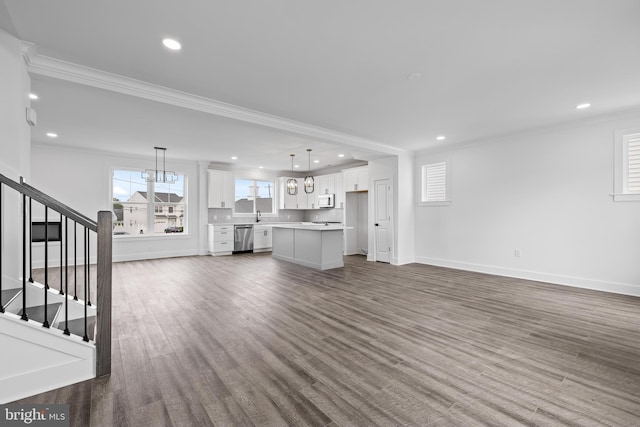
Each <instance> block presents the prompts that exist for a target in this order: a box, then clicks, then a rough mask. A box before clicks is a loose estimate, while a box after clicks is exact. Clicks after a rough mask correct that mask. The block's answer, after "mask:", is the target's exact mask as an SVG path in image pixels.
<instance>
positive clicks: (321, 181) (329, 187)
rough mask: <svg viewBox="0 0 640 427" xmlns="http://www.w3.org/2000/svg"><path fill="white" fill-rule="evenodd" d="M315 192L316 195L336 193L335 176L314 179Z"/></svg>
mask: <svg viewBox="0 0 640 427" xmlns="http://www.w3.org/2000/svg"><path fill="white" fill-rule="evenodd" d="M315 187H316V188H315V191H314V193H315V192H317V194H335V192H336V176H335V175H322V176H317V177H316V178H315Z"/></svg>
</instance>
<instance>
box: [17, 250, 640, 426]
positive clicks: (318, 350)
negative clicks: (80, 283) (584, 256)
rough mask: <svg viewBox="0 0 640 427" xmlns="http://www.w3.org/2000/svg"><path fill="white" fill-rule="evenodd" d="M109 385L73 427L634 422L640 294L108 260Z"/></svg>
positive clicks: (87, 391) (81, 407) (248, 263)
mask: <svg viewBox="0 0 640 427" xmlns="http://www.w3.org/2000/svg"><path fill="white" fill-rule="evenodd" d="M113 316H114V320H113V327H114V334H113V335H114V342H113V374H112V375H111V377H109V378H101V379H96V380H91V381H86V382H83V383H80V384H76V385H73V386H69V387H65V388H62V389H59V390H56V391H52V392H49V393H44V394H41V395H38V396H35V397H33V398H30V399H25V400H24V401H23V402H32V403H69V404H70V405H71V416H72V425H75V426H87V425H92V426H102V425H104V426H111V425H116V426H132V427H133V426H143V425H148V426H161V425H173V426H188V425H193V426H206V425H221V426H228V425H258V426H272V425H295V426H302V425H316V426H332V427H333V426H343V425H344V426H347V425H357V426H374V425H379V426H395V425H420V426H424V425H428V426H476V425H490V426H500V425H505V426H516V425H540V426H554V425H571V426H599V425H607V426H612V425H613V426H638V425H640V299H639V298H633V297H627V296H620V295H613V294H605V293H600V292H595V291H588V290H581V289H575V288H569V287H562V286H555V285H547V284H542V283H537V282H528V281H523V280H517V279H510V278H504V277H496V276H490V275H484V274H477V273H470V272H463V271H456V270H449V269H444V268H436V267H429V266H423V265H408V266H402V267H395V266H391V265H386V264H376V263H370V262H367V261H365V260H364V259H363V258H362V257H359V256H352V257H347V258H346V262H345V267H344V268H343V269H336V270H330V271H326V272H320V271H316V270H312V269H307V268H304V267H300V266H297V265H293V264H289V263H286V262H281V261H275V260H272V259H271V257H270V255H269V254H253V255H240V256H232V257H218V258H212V257H193V258H176V259H167V260H154V261H142V262H128V263H118V264H115V265H114V310H113Z"/></svg>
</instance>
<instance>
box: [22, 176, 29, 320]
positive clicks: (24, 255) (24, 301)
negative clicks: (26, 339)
mask: <svg viewBox="0 0 640 427" xmlns="http://www.w3.org/2000/svg"><path fill="white" fill-rule="evenodd" d="M22 182H23V180H22V177H21V178H20V184H22ZM21 319H22V320H25V321H29V316H27V196H26V195H25V194H22V317H21Z"/></svg>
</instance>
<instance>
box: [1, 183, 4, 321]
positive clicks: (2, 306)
mask: <svg viewBox="0 0 640 427" xmlns="http://www.w3.org/2000/svg"><path fill="white" fill-rule="evenodd" d="M3 185H4V184H2V183H0V248H2V218H4V204H3V203H2V201H3V199H2V194H3V193H2V188H3ZM0 313H4V303H3V302H2V250H0Z"/></svg>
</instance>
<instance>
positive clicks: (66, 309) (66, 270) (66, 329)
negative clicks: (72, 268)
mask: <svg viewBox="0 0 640 427" xmlns="http://www.w3.org/2000/svg"><path fill="white" fill-rule="evenodd" d="M60 226H61V227H62V221H60ZM68 233H69V218H67V217H66V216H65V217H64V244H65V245H64V292H65V297H64V334H65V335H71V332H69V240H67V239H68V237H69V236H68ZM61 234H62V233H61ZM60 237H62V236H60ZM60 244H62V242H60Z"/></svg>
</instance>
